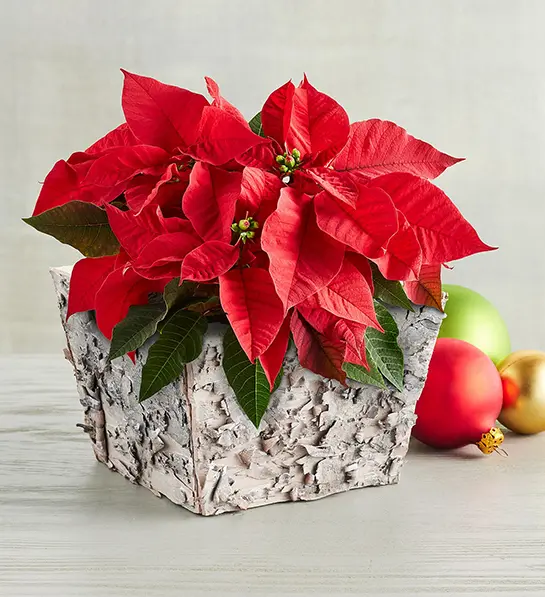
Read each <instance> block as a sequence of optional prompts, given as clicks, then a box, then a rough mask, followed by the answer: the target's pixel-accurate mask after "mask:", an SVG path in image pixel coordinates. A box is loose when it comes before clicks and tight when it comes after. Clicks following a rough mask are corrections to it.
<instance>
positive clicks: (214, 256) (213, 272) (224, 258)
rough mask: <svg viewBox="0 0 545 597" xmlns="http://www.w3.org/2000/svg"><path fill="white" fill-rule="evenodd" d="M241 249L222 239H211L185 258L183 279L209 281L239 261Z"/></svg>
mask: <svg viewBox="0 0 545 597" xmlns="http://www.w3.org/2000/svg"><path fill="white" fill-rule="evenodd" d="M239 253H240V249H239V247H238V246H235V245H228V244H227V243H224V242H222V241H220V240H209V241H208V242H205V243H204V244H202V245H200V246H199V247H197V248H196V249H193V251H191V253H188V254H187V255H186V257H185V258H184V262H183V265H182V280H193V281H194V282H208V281H209V280H213V279H214V278H217V277H218V276H221V275H222V274H225V272H227V271H229V270H230V269H231V268H232V267H233V265H235V263H236V262H237V261H238V257H239Z"/></svg>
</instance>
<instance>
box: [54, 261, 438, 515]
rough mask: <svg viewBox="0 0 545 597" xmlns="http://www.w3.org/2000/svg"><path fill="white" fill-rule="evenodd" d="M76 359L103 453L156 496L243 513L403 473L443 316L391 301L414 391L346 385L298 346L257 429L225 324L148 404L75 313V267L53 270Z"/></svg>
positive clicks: (89, 419)
mask: <svg viewBox="0 0 545 597" xmlns="http://www.w3.org/2000/svg"><path fill="white" fill-rule="evenodd" d="M51 273H52V276H53V280H54V283H55V288H56V290H57V296H58V301H59V308H60V311H61V318H62V322H63V325H64V328H65V331H66V337H67V341H68V354H69V357H70V360H71V361H72V363H73V365H74V371H75V375H76V380H77V385H78V391H79V394H80V401H81V404H82V406H83V408H84V424H83V427H84V429H85V430H86V431H87V432H88V434H89V437H90V438H91V441H92V444H93V449H94V452H95V455H96V457H97V459H98V460H100V461H101V462H103V463H104V464H106V465H107V466H109V467H110V468H111V469H113V470H116V471H117V472H119V473H121V474H122V475H123V476H125V477H126V478H128V479H129V480H131V481H132V482H133V483H137V484H139V485H143V486H144V487H147V488H148V489H150V490H151V491H152V492H153V493H154V494H155V495H158V496H160V495H164V496H166V497H167V498H169V499H170V500H171V501H173V502H174V503H176V504H180V505H181V506H184V507H185V508H188V509H189V510H191V511H193V512H196V513H199V514H204V515H212V514H221V513H222V512H231V511H234V510H245V509H247V508H252V507H255V506H261V505H265V504H272V503H275V502H284V501H296V500H315V499H318V498H321V497H325V496H327V495H330V494H333V493H338V492H341V491H346V490H348V489H354V488H358V487H366V486H371V485H387V484H389V483H395V482H397V481H398V478H399V472H400V468H401V466H402V464H403V460H404V457H405V454H406V452H407V448H408V443H409V436H410V432H411V428H412V426H413V424H414V421H415V415H414V409H415V404H416V401H417V399H418V397H419V395H420V393H421V391H422V387H423V385H424V381H425V378H426V374H427V369H428V365H429V360H430V358H431V353H432V351H433V347H434V344H435V340H436V337H437V334H438V331H439V326H440V324H441V320H442V318H443V314H442V313H440V312H439V311H437V310H436V309H432V308H430V307H416V308H415V311H414V313H410V312H407V311H403V310H402V309H398V308H393V307H392V308H389V310H390V312H391V313H392V315H393V317H394V318H395V320H396V322H397V324H398V326H399V331H400V334H399V344H400V346H401V348H402V350H403V353H404V355H405V388H404V390H403V391H402V392H398V391H396V390H394V389H393V388H388V389H387V390H381V389H379V388H374V387H372V386H366V385H362V384H359V383H357V382H353V381H350V380H349V381H348V386H349V387H348V388H344V387H342V386H341V385H340V384H339V383H338V382H336V381H332V380H327V379H324V378H322V377H320V376H318V375H315V374H314V373H311V372H310V371H308V370H306V369H303V368H302V367H301V366H300V365H299V363H298V361H297V356H296V353H295V350H293V349H290V351H289V352H288V354H287V355H286V359H285V361H284V378H283V380H282V383H281V385H280V387H279V388H278V390H277V391H276V392H274V394H273V395H272V396H271V402H270V406H269V409H268V411H267V413H266V414H265V416H264V418H263V421H262V422H261V425H260V428H259V430H256V429H255V428H254V426H253V425H252V424H251V423H250V421H249V420H248V419H247V418H246V415H245V414H244V413H243V412H242V411H241V409H240V408H239V406H238V404H237V402H236V399H235V396H234V394H233V392H232V390H231V389H230V387H229V385H228V383H227V379H226V378H225V374H224V373H223V369H222V366H221V360H222V336H223V332H224V329H225V327H224V326H221V325H212V326H210V328H209V331H208V333H207V335H206V337H205V341H204V347H203V352H202V354H201V355H200V356H199V358H198V359H196V360H195V361H194V362H193V363H190V364H189V365H187V366H186V372H185V375H184V376H183V377H182V378H181V379H180V380H179V381H177V382H175V383H173V384H170V385H169V386H168V387H166V388H164V389H163V390H162V391H161V392H160V393H159V394H157V395H156V396H155V397H153V398H151V399H149V400H147V401H145V402H144V403H142V404H139V403H138V400H137V396H138V389H139V383H140V375H141V370H142V364H143V362H145V355H146V347H144V348H143V349H142V350H140V351H138V354H137V360H136V364H134V365H133V363H132V362H131V361H130V360H129V359H128V358H127V357H123V358H122V359H117V360H115V361H114V362H113V363H111V364H109V363H108V362H107V355H108V349H109V342H108V341H107V340H106V339H105V338H104V337H103V336H102V334H101V333H100V332H99V331H98V329H97V327H96V324H95V322H94V319H93V317H92V315H90V314H88V313H79V314H76V315H74V316H72V317H71V318H70V320H69V321H68V322H67V321H66V304H67V294H68V287H69V281H70V268H55V269H52V270H51Z"/></svg>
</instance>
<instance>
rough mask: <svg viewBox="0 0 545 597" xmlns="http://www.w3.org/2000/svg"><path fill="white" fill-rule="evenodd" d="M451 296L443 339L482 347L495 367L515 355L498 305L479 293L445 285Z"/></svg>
mask: <svg viewBox="0 0 545 597" xmlns="http://www.w3.org/2000/svg"><path fill="white" fill-rule="evenodd" d="M443 290H444V291H445V292H447V293H448V301H447V305H446V307H445V313H446V314H447V317H446V318H445V319H444V320H443V323H442V325H441V329H440V330H439V337H440V338H458V340H465V341H466V342H469V343H470V344H473V346H476V347H477V348H480V349H481V350H482V351H483V352H484V353H485V354H487V355H488V356H489V357H490V358H491V359H492V360H493V361H494V363H495V364H497V363H499V362H500V361H501V360H502V359H503V358H505V357H506V356H507V355H508V354H509V353H510V352H511V341H510V339H509V332H508V331H507V326H506V325H505V322H504V321H503V319H502V317H501V315H500V313H499V311H498V310H497V309H496V307H494V305H493V304H492V303H491V302H490V301H488V300H487V299H485V298H484V297H483V296H481V295H480V294H479V293H478V292H475V291H474V290H470V289H469V288H464V287H463V286H457V285H455V284H444V285H443Z"/></svg>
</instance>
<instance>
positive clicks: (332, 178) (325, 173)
mask: <svg viewBox="0 0 545 597" xmlns="http://www.w3.org/2000/svg"><path fill="white" fill-rule="evenodd" d="M305 174H306V175H307V176H309V177H310V178H311V179H312V180H314V182H316V183H318V184H319V185H320V186H321V187H322V189H323V190H324V191H327V192H328V193H329V194H330V195H332V196H333V197H335V198H336V199H338V200H339V201H342V202H344V203H347V204H348V205H350V206H351V207H356V205H357V203H358V199H359V195H360V192H359V188H358V185H357V184H356V182H355V181H354V179H353V178H352V176H351V175H350V174H349V173H348V172H336V171H335V170H330V169H329V168H309V169H308V170H305Z"/></svg>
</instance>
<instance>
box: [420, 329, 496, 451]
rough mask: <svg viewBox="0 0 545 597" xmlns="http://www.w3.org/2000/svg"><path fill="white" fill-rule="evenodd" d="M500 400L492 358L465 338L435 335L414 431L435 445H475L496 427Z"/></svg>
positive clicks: (451, 446) (423, 440) (425, 441)
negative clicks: (435, 341)
mask: <svg viewBox="0 0 545 597" xmlns="http://www.w3.org/2000/svg"><path fill="white" fill-rule="evenodd" d="M502 401H503V390H502V382H501V378H500V375H499V373H498V371H497V369H496V367H495V366H494V363H493V362H492V361H491V360H490V358H489V357H488V356H487V355H486V354H484V352H482V351H481V350H479V349H478V348H476V347H475V346H473V345H471V344H469V343H468V342H464V341H462V340H457V339H454V338H439V340H437V344H436V345H435V350H434V353H433V356H432V359H431V362H430V367H429V372H428V379H427V381H426V384H425V386H424V390H423V392H422V396H421V397H420V399H419V400H418V402H417V404H416V414H417V416H418V419H417V421H416V425H415V426H414V429H413V435H414V437H416V439H419V440H420V441H421V442H423V443H425V444H427V445H429V446H432V447H434V448H444V449H451V448H459V447H461V446H467V445H469V444H474V443H477V442H479V441H480V440H481V439H482V437H483V434H487V433H488V432H490V430H491V429H492V428H493V427H494V425H495V422H496V419H497V417H498V415H499V414H500V410H501V408H502Z"/></svg>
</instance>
